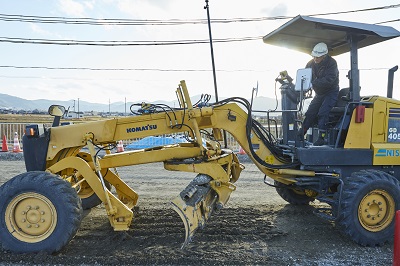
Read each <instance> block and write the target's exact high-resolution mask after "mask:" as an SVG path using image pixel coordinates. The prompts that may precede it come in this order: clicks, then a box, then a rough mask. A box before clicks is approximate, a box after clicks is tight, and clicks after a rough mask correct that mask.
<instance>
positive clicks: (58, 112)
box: [49, 105, 65, 127]
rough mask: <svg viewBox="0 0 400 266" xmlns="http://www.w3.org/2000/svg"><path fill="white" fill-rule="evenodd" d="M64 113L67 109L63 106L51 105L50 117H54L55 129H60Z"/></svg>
mask: <svg viewBox="0 0 400 266" xmlns="http://www.w3.org/2000/svg"><path fill="white" fill-rule="evenodd" d="M64 113H65V107H64V106H62V105H51V106H50V107H49V115H51V116H54V120H53V125H52V126H53V127H58V126H59V125H60V120H61V117H62V116H63V115H64Z"/></svg>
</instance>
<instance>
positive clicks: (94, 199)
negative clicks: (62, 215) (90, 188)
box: [78, 180, 112, 210]
mask: <svg viewBox="0 0 400 266" xmlns="http://www.w3.org/2000/svg"><path fill="white" fill-rule="evenodd" d="M104 184H105V185H106V188H107V189H108V190H111V187H112V186H111V184H110V183H109V182H107V181H106V180H104ZM78 196H79V193H78ZM81 200H82V209H84V210H89V209H91V208H94V207H96V206H98V205H100V204H101V199H100V198H99V197H98V196H97V195H96V193H94V192H93V194H92V195H91V196H89V197H87V198H81Z"/></svg>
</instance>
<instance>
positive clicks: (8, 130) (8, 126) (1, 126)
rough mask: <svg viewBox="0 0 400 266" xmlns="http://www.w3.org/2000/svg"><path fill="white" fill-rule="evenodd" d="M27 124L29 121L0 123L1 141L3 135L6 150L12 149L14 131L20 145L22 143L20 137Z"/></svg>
mask: <svg viewBox="0 0 400 266" xmlns="http://www.w3.org/2000/svg"><path fill="white" fill-rule="evenodd" d="M29 124H30V123H0V136H1V141H3V140H4V136H5V139H6V142H7V146H8V150H12V149H13V146H14V137H15V133H17V135H18V140H19V142H20V145H22V143H21V137H22V136H23V135H24V131H25V126H26V125H29Z"/></svg>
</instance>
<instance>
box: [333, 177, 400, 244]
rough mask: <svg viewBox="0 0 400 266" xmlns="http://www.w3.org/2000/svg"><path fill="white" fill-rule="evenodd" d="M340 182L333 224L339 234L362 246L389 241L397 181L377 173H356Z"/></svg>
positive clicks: (399, 203)
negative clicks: (335, 224)
mask: <svg viewBox="0 0 400 266" xmlns="http://www.w3.org/2000/svg"><path fill="white" fill-rule="evenodd" d="M343 181H344V187H343V192H342V199H341V203H340V210H339V216H338V219H337V221H336V222H337V224H338V225H339V228H340V229H341V231H342V232H343V233H344V234H345V235H346V236H348V237H350V238H351V239H352V240H353V241H355V242H356V243H358V244H360V245H362V246H372V247H373V246H381V245H383V244H384V243H385V242H387V241H388V240H390V239H392V238H393V234H394V221H395V213H396V210H397V209H399V207H400V182H399V181H398V180H397V179H396V178H394V177H393V176H391V175H389V174H387V173H385V172H381V171H376V170H363V171H359V172H355V173H352V174H351V176H350V177H346V178H344V179H343Z"/></svg>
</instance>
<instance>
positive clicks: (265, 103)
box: [0, 93, 280, 113]
mask: <svg viewBox="0 0 400 266" xmlns="http://www.w3.org/2000/svg"><path fill="white" fill-rule="evenodd" d="M200 97H201V96H200V95H196V96H193V97H192V98H191V99H192V102H193V103H196V102H197V101H198V100H199V99H200ZM220 99H225V98H223V97H221V98H220ZM248 100H249V101H250V99H248ZM141 102H144V101H136V102H127V103H126V104H125V103H124V102H114V103H111V104H100V103H91V102H85V101H79V111H81V112H86V111H87V112H90V111H97V112H109V111H111V112H120V113H123V112H125V108H126V112H128V113H129V112H130V106H131V105H132V104H133V103H141ZM210 102H214V99H213V98H211V100H210ZM278 102H279V106H278V107H277V101H276V100H275V99H272V98H268V97H256V98H255V99H254V102H253V110H259V111H265V110H274V109H278V110H279V109H280V100H279V99H278ZM73 103H74V100H68V101H57V100H46V99H39V100H25V99H22V98H19V97H15V96H11V95H8V94H2V93H0V109H13V110H26V111H32V110H39V111H47V109H48V108H49V106H50V105H52V104H59V105H63V106H65V107H66V108H68V107H69V109H70V111H74V107H73ZM150 103H152V104H165V105H168V106H171V107H172V108H174V107H178V102H177V101H154V102H150ZM75 111H78V102H77V101H75Z"/></svg>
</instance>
